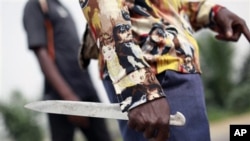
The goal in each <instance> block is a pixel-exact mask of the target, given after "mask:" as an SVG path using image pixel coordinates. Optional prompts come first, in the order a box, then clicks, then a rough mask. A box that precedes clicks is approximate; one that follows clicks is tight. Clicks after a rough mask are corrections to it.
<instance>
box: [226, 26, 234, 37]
mask: <svg viewBox="0 0 250 141" xmlns="http://www.w3.org/2000/svg"><path fill="white" fill-rule="evenodd" d="M225 35H226V37H232V36H233V30H232V29H231V28H227V29H226V33H225Z"/></svg>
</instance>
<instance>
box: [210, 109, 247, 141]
mask: <svg viewBox="0 0 250 141" xmlns="http://www.w3.org/2000/svg"><path fill="white" fill-rule="evenodd" d="M230 124H250V113H247V114H242V115H239V116H234V117H229V118H226V119H223V120H220V121H216V122H211V123H210V131H211V139H212V141H229V126H230Z"/></svg>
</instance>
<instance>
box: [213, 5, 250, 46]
mask: <svg viewBox="0 0 250 141" xmlns="http://www.w3.org/2000/svg"><path fill="white" fill-rule="evenodd" d="M214 21H215V23H216V25H215V27H214V28H213V30H214V31H216V32H217V33H218V35H216V38H217V39H220V40H225V41H238V40H239V38H240V36H241V34H242V33H243V34H244V35H245V37H246V38H247V40H248V42H250V31H249V29H248V27H247V25H246V22H245V20H243V19H242V18H240V17H239V16H237V15H236V14H234V13H232V12H231V11H229V10H228V9H227V8H221V9H220V11H218V13H216V15H215V17H214Z"/></svg>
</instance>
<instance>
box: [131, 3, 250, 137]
mask: <svg viewBox="0 0 250 141" xmlns="http://www.w3.org/2000/svg"><path fill="white" fill-rule="evenodd" d="M214 20H215V22H216V26H214V27H213V28H212V29H213V30H214V31H215V32H217V33H218V34H217V35H216V38H217V39H219V40H224V41H238V40H239V38H240V36H241V35H242V34H243V35H244V36H245V37H246V39H247V40H248V41H249V42H250V32H249V29H248V27H247V25H246V23H245V21H244V20H243V19H242V18H240V17H239V16H237V15H235V14H234V13H232V12H231V11H229V10H228V9H226V8H222V9H221V10H220V11H219V12H218V13H217V15H216V16H215V17H214ZM169 114H170V109H169V105H168V103H167V101H166V100H165V98H160V99H156V100H153V101H150V102H148V103H146V104H143V105H140V106H138V107H136V108H134V109H132V110H130V111H129V112H128V117H129V122H128V125H129V127H131V128H132V129H134V130H136V131H140V132H142V133H143V134H144V136H145V137H146V138H147V139H152V140H154V141H166V140H167V138H168V135H169V134H168V132H169Z"/></svg>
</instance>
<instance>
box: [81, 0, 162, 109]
mask: <svg viewBox="0 0 250 141" xmlns="http://www.w3.org/2000/svg"><path fill="white" fill-rule="evenodd" d="M80 5H81V7H82V11H83V14H84V16H85V18H86V20H87V23H88V25H89V26H90V28H91V31H92V32H93V34H94V38H95V40H96V41H97V44H98V45H99V49H100V56H101V58H102V60H103V64H104V65H105V66H104V68H106V71H107V73H108V75H109V77H110V78H111V80H112V82H113V85H114V88H115V91H116V94H117V98H118V100H119V102H120V106H121V110H122V111H123V112H126V111H128V110H131V109H133V108H135V107H137V106H139V105H141V104H144V103H147V102H148V101H151V100H155V99H157V98H161V97H164V96H165V95H164V93H163V90H162V88H161V86H160V84H159V82H158V80H157V79H156V77H155V75H154V74H153V72H152V71H151V68H150V66H149V65H148V63H147V62H146V61H145V60H144V57H143V53H142V51H141V48H140V47H139V46H138V45H137V44H136V43H135V42H134V41H133V36H132V26H131V21H130V14H129V12H128V9H127V7H126V6H124V5H125V4H124V3H122V2H121V1H120V0H109V1H108V2H107V1H105V0H80Z"/></svg>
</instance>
